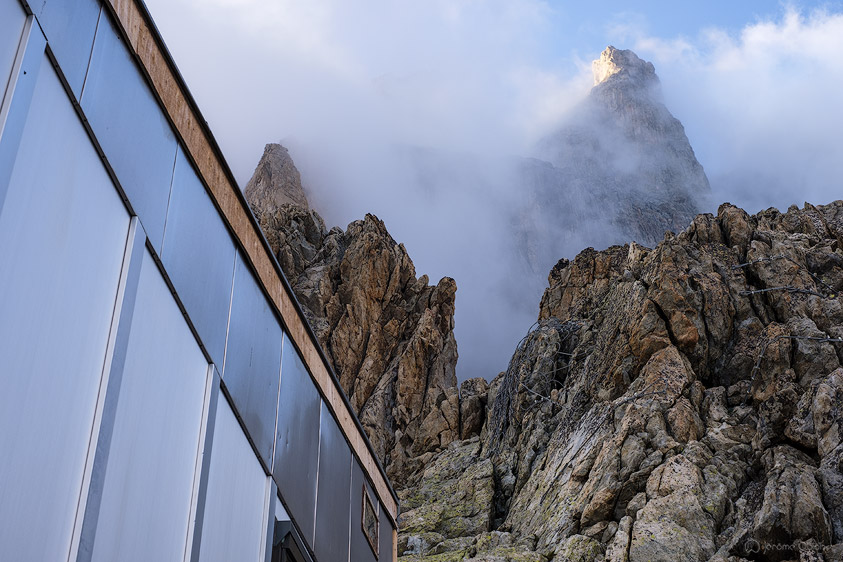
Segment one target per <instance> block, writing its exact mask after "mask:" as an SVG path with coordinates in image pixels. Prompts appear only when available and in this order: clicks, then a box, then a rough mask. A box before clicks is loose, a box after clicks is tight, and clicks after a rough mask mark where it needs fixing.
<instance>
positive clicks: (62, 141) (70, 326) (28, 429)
mask: <svg viewBox="0 0 843 562" xmlns="http://www.w3.org/2000/svg"><path fill="white" fill-rule="evenodd" d="M41 65H42V67H41V69H40V72H35V73H34V74H36V75H37V76H38V81H37V84H35V87H34V92H33V96H32V100H31V109H30V111H29V118H28V119H27V120H26V123H25V127H24V128H23V130H22V135H21V137H20V146H19V150H18V151H17V159H16V161H15V163H14V166H13V169H12V170H11V174H10V181H9V190H8V193H7V195H6V201H5V205H4V206H3V209H2V211H0V261H2V264H3V266H2V267H0V295H2V298H0V357H2V358H3V368H2V369H0V386H2V388H3V392H0V428H2V431H0V451H3V454H2V455H0V521H2V522H3V524H2V525H0V558H2V559H3V560H63V559H66V558H67V555H68V550H69V547H70V540H71V532H72V526H73V520H74V516H75V514H76V510H77V505H78V501H79V495H80V491H81V486H82V480H83V474H84V465H85V459H86V455H87V452H88V448H89V443H90V436H91V430H92V424H93V419H94V412H95V408H96V404H97V395H98V393H99V388H100V381H101V377H102V371H103V364H104V360H105V355H106V349H107V345H108V340H109V330H110V327H111V324H112V317H113V314H114V306H115V299H116V296H117V290H118V284H119V278H120V270H121V266H122V263H123V255H124V251H125V245H126V236H127V233H128V229H129V215H128V213H127V212H126V209H125V207H124V206H123V203H122V201H121V200H120V197H119V196H118V194H117V191H116V190H115V189H114V186H113V185H112V183H111V181H110V179H109V177H108V175H107V173H106V171H105V169H104V168H103V165H102V162H101V160H100V158H99V156H98V155H97V153H96V151H95V150H94V148H93V146H92V145H91V142H90V141H89V139H88V136H87V134H86V132H85V130H84V128H83V127H82V125H81V123H80V122H79V119H78V117H77V115H76V112H75V111H74V110H73V107H72V105H71V103H70V102H69V100H68V98H67V94H66V93H65V90H64V89H63V87H62V85H61V83H60V82H59V79H58V77H57V76H56V74H55V71H54V70H53V68H52V65H51V64H50V61H49V60H48V59H47V57H46V56H45V55H44V54H43V50H42V52H41Z"/></svg>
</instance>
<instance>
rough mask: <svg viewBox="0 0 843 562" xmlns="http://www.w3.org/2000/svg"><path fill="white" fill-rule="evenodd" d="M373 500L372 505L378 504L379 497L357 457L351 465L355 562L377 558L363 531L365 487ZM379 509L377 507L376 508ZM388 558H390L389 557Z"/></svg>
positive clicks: (352, 540)
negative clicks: (364, 473)
mask: <svg viewBox="0 0 843 562" xmlns="http://www.w3.org/2000/svg"><path fill="white" fill-rule="evenodd" d="M364 486H365V487H366V492H365V493H367V494H369V498H370V499H371V501H372V505H374V506H377V505H378V503H377V502H378V498H377V496H375V494H374V493H373V491H372V488H371V487H370V486H369V483H368V482H367V481H366V477H365V476H364V475H363V469H362V468H360V463H359V462H357V459H353V461H352V465H351V560H352V561H353V562H375V561H376V560H377V558H376V557H375V553H374V551H373V550H372V547H371V546H369V541H368V540H366V535H365V534H364V533H363V494H364V492H363V487H364ZM375 509H377V507H376V508H375ZM387 560H388V558H387Z"/></svg>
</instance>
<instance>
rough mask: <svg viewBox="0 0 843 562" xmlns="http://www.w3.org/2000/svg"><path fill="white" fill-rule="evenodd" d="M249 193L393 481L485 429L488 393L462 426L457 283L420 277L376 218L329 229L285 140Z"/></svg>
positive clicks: (271, 150)
mask: <svg viewBox="0 0 843 562" xmlns="http://www.w3.org/2000/svg"><path fill="white" fill-rule="evenodd" d="M246 197H247V199H248V201H249V203H250V205H251V206H252V210H253V212H254V213H255V216H256V218H257V219H258V222H259V223H260V225H261V228H262V229H263V231H264V233H265V235H266V237H267V240H268V241H269V244H270V246H271V247H272V250H273V252H274V253H275V255H276V257H277V259H278V261H279V263H280V264H281V267H282V269H283V271H284V274H285V275H286V277H287V279H288V280H289V282H290V284H291V286H292V288H293V291H294V292H295V293H296V296H297V298H298V300H299V302H300V303H301V304H302V306H303V309H304V312H305V315H306V316H307V317H308V320H309V322H310V324H311V325H312V327H313V329H314V331H315V333H316V335H317V337H318V339H319V342H320V343H321V345H322V347H323V349H324V350H325V352H326V355H327V356H328V358H329V360H330V361H331V363H332V364H333V367H334V370H335V372H336V374H337V376H338V377H339V379H340V383H341V385H342V387H343V389H344V390H345V392H346V394H347V395H348V398H349V400H350V401H351V404H352V407H353V408H354V410H355V412H356V413H357V415H358V417H359V419H360V421H361V422H362V424H363V427H364V429H365V430H366V433H367V434H368V436H369V439H370V440H371V442H372V444H373V446H374V448H375V451H376V452H377V454H378V455H379V456H380V458H381V460H382V462H383V463H384V465H385V467H386V470H387V474H388V475H389V476H390V478H391V479H392V480H393V482H395V483H400V482H402V481H403V480H404V479H405V478H406V476H407V475H408V474H409V472H410V471H411V470H415V468H416V467H418V466H420V463H421V462H422V461H421V460H419V457H420V456H421V455H424V454H425V453H431V452H434V451H437V450H440V449H442V448H444V447H446V446H447V445H448V444H449V443H450V442H451V441H453V440H455V439H458V438H459V437H460V436H461V433H462V435H463V436H468V435H470V434H471V433H472V432H473V433H477V432H478V431H479V425H480V423H479V422H480V419H481V418H482V414H481V413H480V411H479V409H480V407H481V405H482V404H485V402H484V399H485V395H483V396H482V398H481V397H480V396H478V397H477V398H476V400H475V402H476V404H475V405H474V406H473V407H469V404H470V402H469V401H467V402H466V408H467V409H466V412H465V414H466V416H467V417H469V418H471V419H472V420H473V421H472V422H471V424H473V425H472V427H473V428H474V429H471V428H466V430H465V431H462V432H461V429H460V403H459V399H458V394H459V391H458V389H457V381H456V376H455V374H454V368H455V365H456V361H457V344H456V340H455V339H454V333H453V328H454V297H455V293H456V290H457V287H456V283H455V282H454V280H453V279H451V278H449V277H445V278H443V279H442V280H440V281H439V283H438V284H436V285H429V284H428V279H427V276H424V275H423V276H421V277H419V278H417V277H416V272H415V268H414V267H413V262H412V261H411V260H410V257H409V256H408V255H407V251H406V250H405V249H404V246H403V245H401V244H398V243H396V242H395V240H393V239H392V237H391V236H390V235H389V232H387V230H386V226H385V225H384V224H383V222H382V221H380V220H379V219H378V218H377V217H375V216H374V215H366V217H365V218H364V219H362V220H359V221H355V222H353V223H351V224H350V225H348V228H347V229H346V230H345V231H342V230H341V229H339V228H333V229H331V230H326V228H325V224H324V222H323V220H322V218H321V217H320V216H319V214H318V213H317V212H316V211H315V210H312V209H310V208H309V207H308V204H307V200H306V198H305V195H304V191H303V190H302V188H301V184H300V178H299V174H298V172H297V171H296V170H295V166H294V165H293V163H292V161H291V160H290V158H289V155H288V154H287V151H286V149H284V148H283V147H281V146H280V145H268V146H267V148H266V150H265V152H264V156H263V158H262V159H261V161H260V163H259V164H258V166H257V168H256V170H255V175H254V177H253V178H252V180H251V181H250V182H249V184H248V186H247V188H246ZM481 392H482V388H481V389H480V391H477V392H475V394H480V393H481Z"/></svg>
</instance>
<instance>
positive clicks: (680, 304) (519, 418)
mask: <svg viewBox="0 0 843 562" xmlns="http://www.w3.org/2000/svg"><path fill="white" fill-rule="evenodd" d="M841 235H843V202H841V201H838V202H834V203H832V204H829V205H825V206H817V207H814V206H812V205H808V204H806V205H805V207H804V208H803V209H797V208H796V207H792V208H791V209H789V210H788V211H787V212H786V213H781V212H779V211H776V210H774V209H770V210H767V211H763V212H761V213H758V214H757V215H755V216H750V215H748V214H747V213H745V212H743V211H742V210H740V209H738V208H736V207H734V206H731V205H729V204H725V205H722V206H721V207H720V209H719V211H718V214H717V216H713V215H699V216H697V217H696V218H695V219H694V221H693V222H692V224H691V225H690V226H689V227H688V228H687V229H685V230H684V231H683V232H681V233H680V234H678V235H668V236H666V237H665V239H664V240H663V241H662V242H661V243H660V244H658V245H657V246H656V247H655V248H653V249H648V248H645V247H643V246H639V245H637V244H629V245H626V246H615V247H611V248H608V249H607V250H604V251H599V252H598V251H594V250H591V249H589V250H586V251H584V252H582V253H581V254H580V255H579V256H577V257H576V258H575V259H574V260H572V261H568V260H562V261H560V262H559V263H558V264H557V266H556V267H554V269H553V270H552V271H551V273H550V276H549V287H548V289H547V290H546V292H545V295H544V298H543V299H542V303H541V311H540V317H539V319H540V322H539V325H538V327H537V328H536V329H534V330H533V331H532V332H531V333H530V334H529V335H528V336H527V338H525V340H524V341H523V342H522V343H521V344H520V345H519V347H518V349H517V350H516V353H515V354H514V356H513V361H512V363H510V368H509V369H508V370H507V372H506V373H503V374H502V375H500V376H499V377H498V378H496V379H495V381H493V382H492V384H491V385H490V388H489V392H488V398H487V399H488V406H487V415H486V420H485V423H484V427H483V429H482V433H481V440H480V441H479V446H474V445H472V446H469V445H468V442H466V441H463V442H455V443H452V444H451V446H450V448H449V449H448V451H447V452H441V453H436V454H434V455H433V456H432V458H431V459H430V461H429V462H428V464H427V466H428V467H430V466H442V463H445V464H447V465H449V466H454V467H460V466H468V465H470V466H480V465H481V464H482V465H483V466H484V472H483V475H484V476H483V478H484V482H489V481H491V483H492V484H493V490H492V492H491V496H492V503H491V510H492V511H491V514H490V515H489V514H487V513H486V512H482V513H483V516H482V519H481V520H480V522H482V523H484V524H488V526H487V527H486V528H484V529H483V531H482V532H480V533H477V534H475V535H473V536H467V535H466V534H461V535H457V534H455V533H453V532H452V531H451V530H449V529H451V527H446V526H444V525H439V524H437V523H435V522H434V523H431V524H430V525H429V526H428V527H427V528H426V529H425V533H427V534H426V535H425V536H426V537H427V539H426V540H427V543H425V544H426V546H424V545H422V543H420V542H419V541H417V540H416V539H414V537H416V536H421V535H422V533H417V529H416V527H412V526H406V527H402V530H401V531H400V537H401V539H400V540H401V544H402V545H405V544H406V545H409V544H411V543H413V544H416V545H419V546H417V547H416V548H414V549H410V548H407V549H405V550H404V551H399V554H402V553H403V555H402V559H403V560H408V561H409V560H414V561H415V560H424V561H430V562H432V561H434V560H469V559H471V560H522V559H523V560H530V559H535V560H545V561H547V560H554V561H556V560H574V559H576V560H599V561H603V560H607V561H621V562H635V561H642V562H643V561H652V560H664V561H668V560H670V561H675V560H694V561H695V560H699V561H708V560H711V561H743V560H769V561H780V560H826V561H836V560H841V559H843V558H841V555H843V532H841V531H842V530H843V507H842V506H843V500H841V498H843V440H841V430H840V426H841V423H843V417H842V416H843V414H841V412H843V368H841V360H842V359H843V343H841V339H840V338H841V336H843V307H841V301H840V298H839V292H840V290H841V289H843V243H841V242H843V239H842V238H841ZM446 459H447V460H446ZM487 461H491V467H490V469H491V470H489V469H488V468H485V467H487V466H488V465H487V464H485V463H486V462H487ZM454 470H455V472H454V474H453V475H452V476H451V477H450V478H451V479H450V480H449V477H446V476H445V475H443V473H442V472H437V471H431V472H420V473H418V474H417V475H416V476H415V477H414V478H416V479H417V480H411V481H410V482H412V483H413V485H414V486H415V487H416V488H415V489H430V488H431V487H435V486H436V485H437V483H441V482H453V481H454V480H453V478H458V477H459V475H460V474H461V473H460V471H459V469H458V468H455V469H454ZM457 481H458V480H457ZM464 489H465V490H475V489H477V488H476V486H475V487H470V486H468V485H466V486H465V488H464ZM488 496H489V490H488V488H484V489H483V494H482V498H486V497H488ZM476 499H481V498H480V497H477V498H476ZM436 501H439V502H440V504H439V505H442V502H444V504H447V501H448V500H447V499H445V498H441V499H439V500H436ZM443 511H446V510H445V509H444V508H443ZM402 517H403V516H402ZM402 521H403V519H402ZM489 533H499V534H501V535H502V536H505V537H506V541H508V542H507V544H508V545H510V547H508V548H510V550H508V551H507V552H506V553H504V554H496V553H495V552H494V550H493V549H487V550H483V548H485V546H483V545H485V544H486V543H484V542H483V541H484V540H485V538H486V537H487V536H489ZM440 535H441V537H442V538H441V540H440V542H438V543H437V542H436V541H437V540H439V536H440ZM414 541H415V542H414ZM572 545H577V547H576V548H575V549H573V550H572V548H570V547H571V546H572ZM481 547H483V548H481ZM572 552H577V553H578V554H577V555H578V556H580V558H575V557H573V556H575V555H574V554H572ZM530 557H533V558H530Z"/></svg>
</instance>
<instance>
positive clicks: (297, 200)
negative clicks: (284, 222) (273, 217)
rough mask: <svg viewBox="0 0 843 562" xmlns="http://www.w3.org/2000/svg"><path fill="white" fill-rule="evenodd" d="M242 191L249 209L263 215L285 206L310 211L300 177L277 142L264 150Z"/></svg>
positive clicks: (286, 153) (268, 145) (291, 161)
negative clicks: (257, 208) (253, 208)
mask: <svg viewBox="0 0 843 562" xmlns="http://www.w3.org/2000/svg"><path fill="white" fill-rule="evenodd" d="M243 192H244V194H245V195H246V199H247V200H248V201H250V202H251V204H252V206H253V207H259V208H260V209H261V210H262V211H263V212H272V211H274V210H275V209H278V208H280V207H281V205H284V204H292V205H296V206H297V207H301V208H303V209H308V208H309V205H308V202H307V195H305V192H304V188H302V185H301V175H300V174H299V171H298V169H297V168H296V165H295V164H293V159H292V158H290V153H289V152H287V149H286V148H284V147H283V146H281V145H280V144H276V143H270V144H267V145H266V147H265V148H264V149H263V156H262V157H261V159H260V162H258V165H257V167H256V168H255V173H254V174H253V175H252V179H250V180H249V183H247V184H246V188H245V189H244V190H243Z"/></svg>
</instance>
